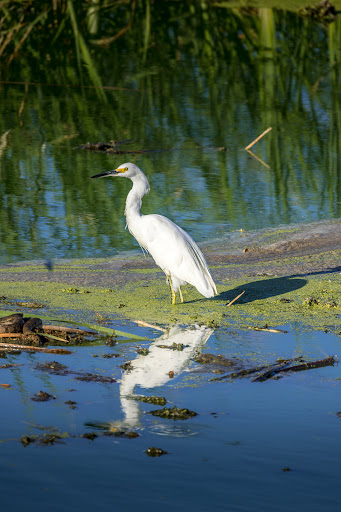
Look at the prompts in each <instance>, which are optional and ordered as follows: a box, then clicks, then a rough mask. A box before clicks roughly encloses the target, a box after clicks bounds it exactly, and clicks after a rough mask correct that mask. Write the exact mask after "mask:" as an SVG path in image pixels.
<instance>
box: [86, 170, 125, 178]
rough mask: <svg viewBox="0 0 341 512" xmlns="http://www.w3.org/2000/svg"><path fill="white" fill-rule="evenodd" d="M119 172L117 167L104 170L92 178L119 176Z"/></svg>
mask: <svg viewBox="0 0 341 512" xmlns="http://www.w3.org/2000/svg"><path fill="white" fill-rule="evenodd" d="M117 174H119V173H118V172H117V171H116V169H115V170H114V171H108V172H102V173H101V174H95V176H91V178H106V177H107V176H117Z"/></svg>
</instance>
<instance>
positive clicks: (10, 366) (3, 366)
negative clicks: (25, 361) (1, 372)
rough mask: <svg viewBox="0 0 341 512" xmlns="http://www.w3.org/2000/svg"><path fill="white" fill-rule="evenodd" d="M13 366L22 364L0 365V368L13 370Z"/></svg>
mask: <svg viewBox="0 0 341 512" xmlns="http://www.w3.org/2000/svg"><path fill="white" fill-rule="evenodd" d="M13 366H22V363H9V364H2V365H1V366H0V368H13Z"/></svg>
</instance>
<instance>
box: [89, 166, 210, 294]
mask: <svg viewBox="0 0 341 512" xmlns="http://www.w3.org/2000/svg"><path fill="white" fill-rule="evenodd" d="M109 176H113V177H119V178H129V179H130V180H131V181H132V182H133V186H132V188H131V190H130V192H129V194H128V196H127V200H126V207H125V212H124V213H125V216H126V219H127V227H128V229H129V231H130V233H131V234H132V235H133V237H134V238H135V239H136V240H137V241H138V243H139V244H140V246H141V248H142V249H144V250H145V251H146V252H148V253H149V254H150V255H151V256H152V258H153V259H154V261H155V263H156V264H157V265H158V266H159V267H160V268H161V269H162V270H163V272H164V273H165V274H166V276H167V281H168V283H169V286H170V289H171V294H172V304H175V301H176V295H175V292H177V291H179V295H180V301H181V302H183V296H182V292H181V286H184V285H185V284H187V283H188V284H191V285H193V286H194V287H195V288H196V289H197V290H198V292H199V293H201V294H202V295H203V296H204V297H207V298H209V297H214V295H216V294H217V288H216V285H215V284H214V281H213V279H212V276H211V273H210V271H209V268H208V266H207V263H206V260H205V258H204V255H203V254H202V252H201V250H200V249H199V247H198V246H197V244H196V243H195V242H194V240H193V238H192V237H190V236H189V234H188V233H186V231H184V230H183V229H181V228H180V227H179V226H178V225H177V224H174V222H172V221H171V220H169V219H167V217H163V216H162V215H157V214H151V215H143V214H142V213H141V211H140V209H141V204H142V198H143V196H144V195H145V194H147V193H148V192H149V190H150V188H149V183H148V179H147V177H146V175H145V174H144V173H143V172H142V171H141V169H139V167H137V165H135V164H132V163H125V164H122V165H120V167H118V168H117V169H114V170H113V171H108V172H104V173H102V174H96V175H95V176H91V177H92V178H107V177H109Z"/></svg>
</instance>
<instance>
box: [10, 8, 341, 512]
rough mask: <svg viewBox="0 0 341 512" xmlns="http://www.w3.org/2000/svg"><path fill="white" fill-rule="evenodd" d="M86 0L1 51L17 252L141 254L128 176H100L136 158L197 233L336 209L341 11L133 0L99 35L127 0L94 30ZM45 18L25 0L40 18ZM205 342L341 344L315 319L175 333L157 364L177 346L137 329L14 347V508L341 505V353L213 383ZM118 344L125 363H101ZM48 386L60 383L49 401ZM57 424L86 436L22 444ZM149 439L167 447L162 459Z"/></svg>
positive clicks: (305, 350)
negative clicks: (81, 341)
mask: <svg viewBox="0 0 341 512" xmlns="http://www.w3.org/2000/svg"><path fill="white" fill-rule="evenodd" d="M104 3H105V2H104ZM42 4H43V2H42ZM73 4H74V3H72V2H69V3H68V9H71V8H72V5H73ZM81 4H82V3H81V2H79V3H77V5H74V7H73V8H74V10H75V13H74V15H75V16H74V18H72V16H71V14H70V12H69V10H67V11H65V12H59V3H58V2H57V8H56V9H47V11H46V13H45V14H44V16H43V17H42V18H41V20H40V22H39V23H41V26H40V25H39V24H38V25H37V27H40V28H39V30H37V31H34V30H32V33H30V34H29V37H28V36H27V38H26V36H25V37H23V36H24V35H25V33H26V29H27V26H30V25H25V24H23V27H22V30H23V32H20V27H19V28H18V30H19V32H18V34H17V33H16V37H17V39H15V40H13V41H12V44H9V45H8V46H7V47H6V48H4V54H3V62H2V64H1V66H0V73H1V77H0V78H1V88H0V112H1V115H0V201H1V207H0V246H1V251H0V264H7V263H13V262H18V261H23V260H34V259H44V260H55V259H58V258H67V259H71V258H93V257H108V256H112V255H114V254H118V253H121V252H122V251H130V250H133V249H136V248H137V247H138V246H137V243H136V242H135V241H134V239H133V238H132V237H131V236H130V234H129V233H128V232H127V231H125V229H124V227H125V219H124V217H123V212H124V204H125V197H126V195H127V192H128V190H129V187H130V184H129V183H128V182H127V181H125V180H110V179H107V180H91V179H90V177H91V176H92V175H94V174H98V173H100V172H103V171H106V170H110V169H113V168H115V167H117V166H118V165H119V164H121V163H123V162H126V161H133V162H135V163H136V164H137V165H139V166H140V167H141V168H142V169H143V170H144V171H145V173H146V174H147V175H148V178H149V180H150V184H151V193H150V194H149V195H148V196H147V197H145V198H144V201H143V212H144V213H151V212H157V213H161V214H164V215H166V216H168V217H170V218H171V219H172V220H174V221H175V222H177V223H178V224H179V225H181V226H182V227H183V228H185V229H186V230H187V231H189V232H190V234H191V235H192V236H193V237H194V238H195V240H197V241H198V242H203V241H209V240H211V239H212V238H220V237H226V236H228V235H230V234H231V233H233V232H235V231H236V230H240V229H243V230H246V231H252V230H258V229H263V228H274V227H277V226H279V225H283V224H297V223H301V222H306V221H310V222H312V221H318V220H329V219H335V218H339V217H340V214H341V199H340V197H341V189H340V175H341V167H340V157H339V156H340V153H341V138H340V133H341V126H340V90H341V84H340V54H339V48H340V44H341V37H340V34H341V24H340V17H338V18H337V19H336V20H335V21H334V22H333V23H330V24H325V25H322V24H321V23H319V24H317V23H316V24H315V23H313V22H311V21H310V20H308V19H303V18H302V17H299V16H297V15H296V14H294V13H291V12H285V11H276V10H272V9H267V8H261V9H259V10H258V11H257V12H254V11H248V12H247V11H238V12H236V11H229V10H228V9H217V8H215V9H213V8H212V9H211V8H209V9H206V8H205V6H204V5H201V4H200V6H199V4H198V5H196V4H192V3H186V2H183V3H181V2H180V3H179V4H180V5H175V4H178V3H177V2H176V3H174V5H173V3H172V2H164V3H162V6H160V3H158V9H159V10H158V9H157V8H156V7H155V5H154V4H157V3H151V4H150V3H149V2H137V4H136V5H135V4H133V3H132V4H131V5H130V6H129V9H134V8H135V9H136V11H135V12H134V23H133V24H132V26H131V27H130V28H129V30H127V31H126V32H125V35H124V36H123V37H120V38H118V39H117V40H116V42H115V43H111V45H110V46H102V45H97V44H96V43H94V40H95V41H97V42H98V40H101V38H105V37H112V36H113V35H114V34H118V33H119V31H120V30H121V29H122V27H127V23H129V19H130V16H131V12H130V10H127V9H125V7H124V6H123V7H122V6H119V7H117V8H116V7H115V9H116V10H115V12H114V14H112V12H111V11H110V9H109V10H100V11H99V20H98V23H99V25H98V26H99V28H98V30H97V32H96V29H94V32H90V31H89V30H90V29H89V28H88V26H87V18H86V12H84V10H85V11H86V9H87V5H86V4H84V5H81ZM84 6H85V7H84ZM47 7H50V5H48V6H47ZM36 15H37V13H36V11H35V10H34V9H32V10H27V12H26V16H27V17H28V18H27V23H31V22H33V21H34V19H33V18H32V17H34V16H36ZM30 16H31V18H30ZM7 18H8V19H10V17H8V16H7V14H6V16H5V17H4V19H7ZM55 18H56V19H55ZM15 19H16V18H15ZM72 19H73V22H72ZM70 20H71V21H70ZM74 20H76V22H78V28H79V30H80V32H78V33H81V34H83V42H84V43H85V45H86V48H88V53H86V52H85V51H84V44H80V41H79V39H77V38H78V36H77V35H76V32H77V31H76V30H75V21H74ZM34 26H36V25H34ZM56 26H57V27H60V28H61V30H60V32H58V31H55V29H54V28H53V27H56ZM51 27H52V28H51ZM18 41H23V42H22V46H21V47H20V48H18V49H17V51H16V54H15V56H14V57H13V59H12V57H11V55H12V53H13V51H14V49H15V48H16V45H17V44H18ZM77 42H78V46H77ZM77 48H81V49H80V50H79V51H80V55H78V56H77ZM18 82H19V83H18ZM100 84H102V85H104V86H106V88H105V89H102V88H100V87H99V85H100ZM270 126H271V127H272V130H271V132H269V133H268V134H267V135H266V136H265V137H264V138H263V139H262V140H261V141H259V142H258V143H257V144H256V145H255V146H253V148H252V151H253V153H254V154H255V155H256V157H258V159H257V158H255V156H254V155H251V154H250V153H247V152H246V151H245V150H244V149H243V148H245V146H247V144H249V143H250V142H251V141H252V140H254V139H255V138H256V137H257V136H258V135H260V134H261V133H262V132H263V131H264V130H265V129H266V128H268V127H270ZM130 139H131V140H132V142H130V143H124V144H121V145H119V146H118V148H119V149H120V150H123V151H125V150H140V149H142V150H151V151H147V152H144V153H135V154H134V153H133V154H127V155H126V154H122V155H110V154H101V153H96V152H86V151H84V150H81V149H79V148H78V146H80V145H81V144H84V143H85V142H87V141H92V142H98V141H101V142H109V141H110V140H119V141H122V140H130ZM222 147H223V148H225V149H224V150H219V148H222ZM259 159H260V160H261V161H260V160H259ZM0 295H1V290H0ZM18 299H19V298H18ZM78 313H79V316H80V317H81V315H82V312H78ZM74 316H75V317H77V312H74ZM335 322H339V317H336V319H335ZM129 327H130V328H131V329H133V326H129ZM284 327H285V326H284ZM135 329H136V328H135ZM138 332H139V333H140V334H143V335H145V330H142V329H141V331H138ZM149 334H150V336H151V338H153V339H154V338H156V337H157V336H158V335H157V334H156V333H155V332H154V331H150V332H149ZM183 337H184V339H185V338H186V336H185V334H183ZM186 343H187V342H186ZM144 346H146V347H148V346H149V344H148V343H145V344H144ZM194 346H195V347H197V350H203V351H204V352H207V351H208V352H212V353H215V354H218V353H220V354H222V355H223V356H225V357H236V358H239V360H241V361H242V363H243V364H244V365H246V366H250V365H251V366H252V365H256V364H261V363H263V362H267V363H269V362H273V361H274V360H275V359H276V358H277V357H295V356H297V355H304V356H305V358H306V359H310V360H314V359H322V358H324V357H327V356H330V355H333V354H339V353H340V350H339V349H340V338H339V337H338V336H336V335H332V334H326V333H311V332H304V331H303V332H302V330H301V328H300V325H299V323H298V324H297V330H295V329H293V327H290V328H289V332H288V333H287V334H270V333H264V332H257V333H256V332H242V331H240V332H239V331H237V332H227V331H226V330H222V329H217V330H216V331H215V332H210V333H209V337H208V338H207V340H205V341H203V340H201V341H200V340H198V339H197V340H194V341H193V340H191V342H190V343H189V347H190V348H189V349H185V350H184V351H183V352H177V353H173V352H170V351H168V350H166V349H164V354H163V357H164V359H162V363H160V361H159V363H158V359H157V358H158V357H159V358H160V357H162V354H161V353H159V354H158V355H157V354H156V356H155V357H156V360H155V359H154V361H153V359H150V355H149V356H146V357H145V358H143V356H137V354H136V352H135V345H134V344H133V343H128V344H124V345H123V344H122V345H119V346H116V347H114V348H109V347H106V346H102V345H101V346H92V347H91V346H88V347H73V348H72V351H73V355H71V356H63V357H62V356H56V357H54V356H51V355H47V354H26V353H22V354H20V355H8V356H7V359H3V360H2V361H3V363H4V364H5V363H18V364H21V365H22V366H17V367H14V368H13V369H0V372H1V374H0V382H2V383H7V384H10V386H11V387H10V388H9V389H0V400H1V407H2V411H3V414H2V415H1V417H0V454H1V457H0V477H1V482H2V485H3V489H5V490H6V492H3V493H2V498H1V499H2V504H3V507H5V508H6V509H9V508H11V509H15V510H16V509H19V507H20V508H22V507H23V506H25V509H26V510H27V511H28V512H30V511H31V510H32V511H33V510H37V509H41V508H43V507H46V508H48V509H49V510H51V511H54V510H56V511H57V510H58V511H60V510H61V509H62V510H63V511H68V510H70V511H71V510H72V511H77V510H82V511H84V510H90V509H93V508H99V509H100V510H101V511H104V512H105V511H106V510H112V509H113V507H116V508H118V510H121V509H123V508H124V509H125V510H127V511H130V510H134V509H136V508H137V507H139V508H142V510H144V509H148V510H150V511H153V510H157V509H159V508H160V507H162V509H163V510H165V511H167V510H174V508H175V507H176V508H178V509H180V510H184V509H186V508H191V509H195V510H197V511H205V512H206V511H207V510H211V509H212V508H219V509H220V510H229V511H248V512H251V511H253V510H254V511H259V510H264V511H267V510H269V511H273V510H276V511H277V510H278V511H282V510H283V512H284V511H285V512H288V511H291V510H292V511H296V510H297V509H299V508H303V509H305V508H307V509H309V510H310V511H315V510H316V511H318V512H319V511H321V510H327V511H328V512H333V511H334V510H335V511H338V510H339V509H340V505H341V503H340V496H339V493H338V487H339V480H340V469H339V468H340V464H339V460H340V455H341V454H340V443H339V437H340V428H341V423H340V422H341V419H340V418H338V417H337V415H336V413H337V412H338V411H341V404H340V399H339V395H340V389H339V386H340V382H341V380H340V379H341V375H340V368H339V366H337V365H335V366H333V367H326V368H319V369H315V370H311V371H305V372H300V373H293V374H287V375H285V376H284V377H283V378H282V379H280V380H269V381H266V382H264V383H252V382H251V380H250V379H249V378H246V379H243V380H237V381H233V382H229V381H226V382H212V381H211V378H212V377H216V374H213V373H206V372H203V371H202V368H201V366H199V365H198V364H197V363H195V362H194V361H193V359H192V356H193V350H192V349H193V347H194ZM160 350H161V351H162V349H159V351H160ZM112 351H114V352H117V353H118V354H119V355H120V357H119V358H118V359H103V358H101V357H97V358H93V357H92V356H93V355H96V354H97V355H101V354H104V353H110V352H112ZM154 355H155V354H154ZM183 356H184V359H183V360H181V358H182V357H183ZM148 357H149V359H148ZM53 359H57V360H58V361H59V362H60V363H63V364H66V365H67V366H68V367H69V368H70V369H72V370H74V371H81V370H84V371H90V372H97V373H103V374H104V375H106V376H113V377H114V378H116V379H117V380H118V382H117V383H114V384H101V383H87V382H80V381H77V380H76V379H75V375H74V374H70V375H66V376H60V375H51V374H46V373H44V372H41V371H39V370H37V369H36V368H35V365H36V364H37V363H41V362H45V361H51V360H53ZM131 359H133V360H135V361H137V359H138V360H139V361H140V363H138V364H141V365H142V367H139V371H133V372H132V373H130V374H124V371H123V370H122V369H121V368H119V364H122V362H123V361H126V360H131ZM148 361H149V362H148ZM135 364H136V365H137V363H136V362H135ZM144 364H145V365H147V368H146V367H144V366H143V365H144ZM148 365H149V366H148ZM174 369H176V372H175V378H174V379H170V378H169V376H168V371H169V370H174ZM156 370H162V371H161V375H159V374H158V373H157V371H156ZM142 384H143V385H142ZM146 385H147V388H145V387H144V386H146ZM127 387H129V388H130V389H131V388H132V389H133V391H134V392H135V393H138V394H146V395H150V394H153V395H154V394H156V395H160V396H165V397H166V398H167V400H168V405H169V406H171V407H172V406H173V405H177V406H179V407H187V408H189V409H191V410H194V411H196V412H197V413H198V416H196V417H195V418H192V419H188V420H186V421H176V422H175V421H172V420H165V419H161V418H156V417H153V416H151V415H148V414H147V412H148V411H149V410H151V409H155V408H157V407H156V406H151V405H148V404H143V403H140V402H135V401H131V400H127V399H126V398H125V393H123V392H122V388H123V389H127ZM41 389H42V390H44V391H47V392H48V393H50V394H52V395H54V396H55V397H56V398H55V399H54V400H51V401H49V402H46V403H39V402H34V401H32V400H31V397H32V396H33V395H34V394H35V393H38V392H39V391H40V390H41ZM71 389H74V391H70V390H71ZM130 392H132V391H130ZM68 400H74V401H76V402H77V407H76V409H70V407H69V406H68V405H67V404H65V402H66V401H68ZM101 425H102V426H105V427H106V428H109V427H110V426H111V427H112V428H114V427H119V428H123V427H124V428H125V429H128V430H129V429H134V430H135V431H136V432H138V433H139V434H140V437H138V438H135V439H127V438H119V437H104V436H101V435H100V434H101V433H102V432H103V430H101V428H100V426H101ZM49 426H52V427H53V428H54V429H56V428H58V429H60V431H61V432H67V433H68V434H69V435H70V436H71V437H69V438H66V439H65V440H63V442H61V443H56V444H55V445H54V446H41V445H38V443H32V444H30V445H28V446H27V447H24V446H23V445H22V444H21V442H20V438H21V436H23V435H31V436H32V435H38V434H42V433H44V432H45V431H44V430H42V429H41V427H49ZM91 431H96V432H97V434H98V435H99V437H97V438H96V439H95V440H94V441H90V440H87V439H83V438H80V435H81V434H83V433H85V432H91ZM151 446H156V447H160V448H162V449H163V450H165V451H167V452H168V454H167V455H164V456H162V457H159V458H151V457H148V456H147V455H146V453H145V451H146V449H147V448H149V447H151ZM285 468H290V469H291V471H283V469H285Z"/></svg>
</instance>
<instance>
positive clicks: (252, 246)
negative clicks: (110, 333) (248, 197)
mask: <svg viewBox="0 0 341 512" xmlns="http://www.w3.org/2000/svg"><path fill="white" fill-rule="evenodd" d="M202 249H203V251H204V253H205V256H206V258H207V261H208V263H209V266H210V268H211V271H212V275H213V278H214V280H215V282H216V284H217V289H218V296H216V297H215V298H214V299H205V298H203V297H202V296H201V295H200V294H199V293H198V292H197V291H196V290H195V289H194V288H193V287H191V286H187V287H185V288H184V290H183V292H184V301H185V302H184V304H176V305H175V306H172V305H171V303H170V293H169V287H168V285H167V284H166V278H165V276H164V274H163V273H162V271H160V269H159V268H158V267H156V265H155V264H154V262H153V260H152V259H151V258H149V257H147V258H146V257H144V256H143V255H140V254H138V253H136V254H135V253H128V254H124V255H120V256H117V257H114V258H112V259H94V260H89V259H87V260H68V261H66V260H57V261H55V262H50V261H49V262H44V261H39V262H27V263H25V262H24V263H20V264H10V265H3V266H1V267H0V285H1V288H0V308H1V309H2V310H7V309H8V310H9V311H13V310H16V311H18V310H22V311H33V310H35V311H36V313H37V310H36V308H37V307H38V306H40V307H41V309H39V312H41V313H42V314H43V312H44V314H48V315H49V316H51V317H52V316H53V317H55V318H63V319H72V320H77V321H79V322H80V323H81V322H82V321H83V322H85V321H86V322H89V321H91V322H95V323H98V320H99V319H101V318H104V317H105V318H109V319H110V320H111V321H112V322H114V323H118V324H120V325H122V324H124V323H126V322H127V321H129V320H142V321H145V322H149V323H153V324H163V325H165V324H166V325H168V324H173V323H175V322H179V323H182V324H193V323H203V324H205V325H208V326H210V327H221V328H227V327H231V326H234V327H235V328H240V329H249V328H255V327H264V326H269V327H276V326H283V325H292V326H293V327H295V328H297V327H300V328H302V329H318V330H325V331H328V332H334V333H337V334H339V333H340V330H341V322H340V319H341V299H340V297H341V263H340V261H341V260H340V256H341V222H340V221H338V220H335V221H328V222H319V223H314V224H302V225H295V226H289V227H283V228H281V229H274V230H263V231H259V232H252V233H245V232H243V231H240V232H236V233H232V234H231V235H230V236H229V237H228V238H226V239H225V240H217V241H213V242H210V243H209V244H206V245H204V246H202ZM240 294H242V295H241V296H240V297H239V298H238V299H237V300H236V301H234V299H235V298H236V297H237V296H238V295H240ZM232 301H234V302H233V304H231V305H230V306H229V304H230V302H232ZM37 316H39V314H37Z"/></svg>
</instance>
